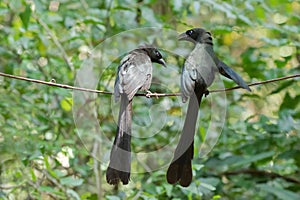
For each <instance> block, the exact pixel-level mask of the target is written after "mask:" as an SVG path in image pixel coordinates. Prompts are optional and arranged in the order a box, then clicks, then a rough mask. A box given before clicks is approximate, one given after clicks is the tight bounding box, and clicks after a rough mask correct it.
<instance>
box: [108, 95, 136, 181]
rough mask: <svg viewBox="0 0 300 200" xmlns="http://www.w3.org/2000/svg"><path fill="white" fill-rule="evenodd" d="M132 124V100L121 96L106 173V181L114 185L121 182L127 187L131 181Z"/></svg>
mask: <svg viewBox="0 0 300 200" xmlns="http://www.w3.org/2000/svg"><path fill="white" fill-rule="evenodd" d="M131 122H132V100H128V98H127V96H125V95H124V96H121V105H120V111H119V119H118V129H117V133H116V137H115V140H114V145H113V147H112V149H111V153H110V163H109V166H108V169H107V171H106V181H107V183H109V184H112V185H116V184H118V182H119V181H120V180H121V181H122V182H123V184H124V185H126V184H128V182H129V179H130V165H131V148H130V140H131Z"/></svg>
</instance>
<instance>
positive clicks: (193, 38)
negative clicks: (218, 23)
mask: <svg viewBox="0 0 300 200" xmlns="http://www.w3.org/2000/svg"><path fill="white" fill-rule="evenodd" d="M178 39H179V40H186V41H190V42H193V43H194V44H195V43H197V42H198V43H203V44H210V45H213V42H212V37H211V34H210V32H208V31H206V30H204V29H203V28H193V29H190V30H187V31H186V32H184V33H182V34H180V35H179V36H178Z"/></svg>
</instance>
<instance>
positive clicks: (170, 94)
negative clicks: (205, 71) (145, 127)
mask: <svg viewBox="0 0 300 200" xmlns="http://www.w3.org/2000/svg"><path fill="white" fill-rule="evenodd" d="M0 76H3V77H7V78H11V79H17V80H22V81H28V82H32V83H38V84H43V85H48V86H53V87H59V88H64V89H70V90H79V91H84V92H92V93H98V94H108V95H113V93H112V92H108V91H102V90H94V89H88V88H81V87H75V86H70V85H65V84H59V83H56V82H55V80H50V81H42V80H37V79H32V78H26V77H22V76H15V75H11V74H5V73H2V72H0ZM298 77H300V74H294V75H290V76H284V77H280V78H275V79H271V80H266V81H260V82H255V83H251V84H249V85H248V86H249V87H251V86H255V85H264V84H267V83H272V82H277V81H282V80H287V79H293V78H298ZM239 88H241V87H240V86H236V87H231V88H225V89H217V90H210V91H209V92H210V93H214V92H227V91H232V90H236V89H239ZM180 95H181V94H180V93H152V94H136V95H135V96H147V97H169V96H180Z"/></svg>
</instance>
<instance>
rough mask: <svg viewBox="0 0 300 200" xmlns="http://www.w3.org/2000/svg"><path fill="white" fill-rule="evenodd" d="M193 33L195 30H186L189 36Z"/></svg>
mask: <svg viewBox="0 0 300 200" xmlns="http://www.w3.org/2000/svg"><path fill="white" fill-rule="evenodd" d="M193 33H194V31H193V30H188V31H186V34H187V35H188V36H191V35H192V34H193Z"/></svg>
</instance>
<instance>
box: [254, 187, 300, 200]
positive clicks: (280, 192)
mask: <svg viewBox="0 0 300 200" xmlns="http://www.w3.org/2000/svg"><path fill="white" fill-rule="evenodd" d="M257 187H258V188H259V189H261V190H264V191H266V192H269V193H271V194H273V195H275V196H277V197H278V198H279V199H282V200H286V199H288V200H299V199H300V195H299V194H297V193H294V192H291V191H289V190H285V189H282V188H279V187H272V186H270V185H267V184H259V185H258V186H257Z"/></svg>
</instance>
